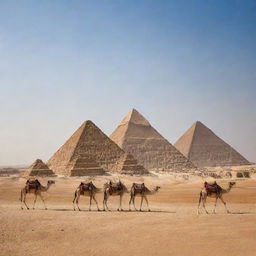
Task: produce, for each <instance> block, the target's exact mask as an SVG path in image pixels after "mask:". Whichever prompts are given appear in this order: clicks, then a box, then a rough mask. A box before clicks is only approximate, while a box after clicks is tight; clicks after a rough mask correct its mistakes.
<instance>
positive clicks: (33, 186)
mask: <svg viewBox="0 0 256 256" xmlns="http://www.w3.org/2000/svg"><path fill="white" fill-rule="evenodd" d="M53 184H55V181H54V180H48V182H47V185H46V186H43V185H42V184H41V183H40V182H39V181H38V180H37V179H36V180H31V179H29V180H27V182H26V185H25V187H24V188H23V189H21V192H20V201H21V209H22V210H23V206H22V203H24V204H25V206H26V207H27V209H28V210H29V207H28V206H27V204H26V196H27V194H34V195H35V199H34V204H33V210H34V209H35V204H36V200H37V196H39V197H40V198H41V200H42V202H43V204H44V208H45V210H47V207H46V205H45V201H44V198H43V196H42V194H41V193H42V192H47V191H48V189H49V188H50V187H51V185H53Z"/></svg>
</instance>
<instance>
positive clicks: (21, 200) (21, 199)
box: [20, 189, 24, 210]
mask: <svg viewBox="0 0 256 256" xmlns="http://www.w3.org/2000/svg"><path fill="white" fill-rule="evenodd" d="M23 194H24V191H23V189H22V190H21V191H20V207H21V210H23Z"/></svg>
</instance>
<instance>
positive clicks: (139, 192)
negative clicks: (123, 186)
mask: <svg viewBox="0 0 256 256" xmlns="http://www.w3.org/2000/svg"><path fill="white" fill-rule="evenodd" d="M159 189H160V187H158V186H157V187H155V188H154V189H153V190H149V189H148V188H147V187H146V186H145V185H144V183H142V184H137V183H133V184H132V188H131V198H130V201H129V211H131V203H133V206H134V209H135V210H136V211H137V209H136V207H135V197H136V196H140V197H141V202H140V211H142V210H141V207H142V203H143V200H144V199H145V201H146V203H147V207H148V211H149V212H150V209H149V206H148V199H147V196H148V195H153V194H155V193H157V192H158V190H159Z"/></svg>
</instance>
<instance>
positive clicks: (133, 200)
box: [132, 195, 137, 211]
mask: <svg viewBox="0 0 256 256" xmlns="http://www.w3.org/2000/svg"><path fill="white" fill-rule="evenodd" d="M132 202H133V207H134V209H135V211H137V209H136V206H135V195H134V197H133V199H132Z"/></svg>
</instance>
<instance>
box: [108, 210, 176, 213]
mask: <svg viewBox="0 0 256 256" xmlns="http://www.w3.org/2000/svg"><path fill="white" fill-rule="evenodd" d="M106 212H108V211H106ZM109 212H120V213H122V212H128V213H176V212H174V211H161V210H150V211H146V210H144V211H143V210H142V211H135V210H132V211H130V210H123V211H117V210H111V211H109Z"/></svg>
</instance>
